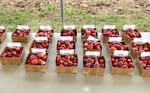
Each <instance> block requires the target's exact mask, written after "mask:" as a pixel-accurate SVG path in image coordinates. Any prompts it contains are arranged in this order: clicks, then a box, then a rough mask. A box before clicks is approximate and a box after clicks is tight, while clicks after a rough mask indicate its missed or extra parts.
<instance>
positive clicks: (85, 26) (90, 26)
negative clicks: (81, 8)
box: [83, 25, 95, 29]
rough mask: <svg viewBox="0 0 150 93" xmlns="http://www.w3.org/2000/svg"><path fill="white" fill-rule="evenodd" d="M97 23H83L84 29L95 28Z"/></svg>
mask: <svg viewBox="0 0 150 93" xmlns="http://www.w3.org/2000/svg"><path fill="white" fill-rule="evenodd" d="M94 28H95V25H83V29H94Z"/></svg>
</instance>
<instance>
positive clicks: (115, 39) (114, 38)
mask: <svg viewBox="0 0 150 93" xmlns="http://www.w3.org/2000/svg"><path fill="white" fill-rule="evenodd" d="M121 41H122V37H109V40H108V42H121Z"/></svg>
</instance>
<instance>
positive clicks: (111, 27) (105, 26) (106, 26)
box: [103, 25, 116, 29]
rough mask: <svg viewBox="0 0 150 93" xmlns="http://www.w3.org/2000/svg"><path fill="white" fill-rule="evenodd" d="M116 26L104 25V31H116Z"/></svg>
mask: <svg viewBox="0 0 150 93" xmlns="http://www.w3.org/2000/svg"><path fill="white" fill-rule="evenodd" d="M115 28H116V26H115V25H104V27H103V29H115Z"/></svg>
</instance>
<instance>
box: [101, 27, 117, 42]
mask: <svg viewBox="0 0 150 93" xmlns="http://www.w3.org/2000/svg"><path fill="white" fill-rule="evenodd" d="M115 30H117V29H115ZM103 32H104V29H102V41H103V43H107V42H108V41H109V36H103ZM117 33H118V36H114V37H119V32H118V30H117Z"/></svg>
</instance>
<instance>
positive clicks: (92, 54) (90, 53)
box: [85, 51, 100, 56]
mask: <svg viewBox="0 0 150 93" xmlns="http://www.w3.org/2000/svg"><path fill="white" fill-rule="evenodd" d="M85 55H86V56H100V52H99V51H86V52H85Z"/></svg>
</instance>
